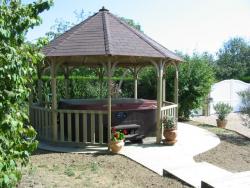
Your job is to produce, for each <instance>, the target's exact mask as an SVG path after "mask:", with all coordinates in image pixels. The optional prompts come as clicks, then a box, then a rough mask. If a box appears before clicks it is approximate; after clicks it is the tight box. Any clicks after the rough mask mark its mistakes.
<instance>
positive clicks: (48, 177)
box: [19, 150, 188, 188]
mask: <svg viewBox="0 0 250 188" xmlns="http://www.w3.org/2000/svg"><path fill="white" fill-rule="evenodd" d="M19 187H20V188H24V187H25V188H26V187H74V188H76V187H98V188H99V187H103V188H104V187H188V186H186V185H184V184H182V183H181V182H179V181H177V180H175V179H171V178H165V177H161V176H160V175H158V174H156V173H154V172H152V171H150V170H149V169H147V168H145V167H143V166H141V165H140V164H138V163H136V162H134V161H131V160H130V159H128V158H126V157H123V156H120V155H111V154H70V153H51V152H47V151H43V150H38V151H37V152H36V153H35V154H34V155H33V156H32V157H31V163H30V165H29V166H28V167H26V168H25V169H23V178H22V181H21V183H20V185H19Z"/></svg>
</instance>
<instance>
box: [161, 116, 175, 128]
mask: <svg viewBox="0 0 250 188" xmlns="http://www.w3.org/2000/svg"><path fill="white" fill-rule="evenodd" d="M162 126H163V127H164V129H174V128H176V123H175V119H174V117H173V116H166V117H165V118H163V120H162Z"/></svg>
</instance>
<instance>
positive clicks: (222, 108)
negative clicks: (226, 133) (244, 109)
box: [214, 102, 233, 128]
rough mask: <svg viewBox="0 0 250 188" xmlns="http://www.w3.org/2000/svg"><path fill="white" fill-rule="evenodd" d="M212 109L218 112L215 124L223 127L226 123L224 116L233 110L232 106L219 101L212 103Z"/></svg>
mask: <svg viewBox="0 0 250 188" xmlns="http://www.w3.org/2000/svg"><path fill="white" fill-rule="evenodd" d="M214 110H215V111H216V113H217V114H218V119H216V122H217V126H218V127H220V128H225V127H226V124H227V120H226V117H227V116H228V114H229V113H230V112H231V111H232V110H233V108H232V107H231V106H230V105H229V104H227V103H223V102H219V103H217V104H216V105H214Z"/></svg>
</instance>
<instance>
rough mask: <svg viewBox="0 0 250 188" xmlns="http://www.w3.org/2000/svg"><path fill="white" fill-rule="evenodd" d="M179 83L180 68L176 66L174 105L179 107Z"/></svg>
mask: <svg viewBox="0 0 250 188" xmlns="http://www.w3.org/2000/svg"><path fill="white" fill-rule="evenodd" d="M178 82H179V75H178V66H177V65H176V64H175V79H174V103H175V104H177V105H178V102H179V101H178V90H179V88H178ZM175 115H176V121H178V106H177V109H176V114H175Z"/></svg>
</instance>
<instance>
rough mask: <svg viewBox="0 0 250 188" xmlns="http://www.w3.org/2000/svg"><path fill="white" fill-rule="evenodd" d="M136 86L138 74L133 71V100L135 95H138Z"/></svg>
mask: <svg viewBox="0 0 250 188" xmlns="http://www.w3.org/2000/svg"><path fill="white" fill-rule="evenodd" d="M137 85H138V73H137V71H135V73H134V98H135V99H137V93H138V90H137Z"/></svg>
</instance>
